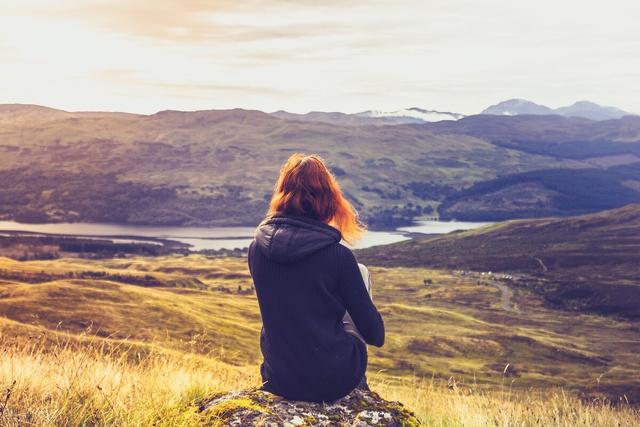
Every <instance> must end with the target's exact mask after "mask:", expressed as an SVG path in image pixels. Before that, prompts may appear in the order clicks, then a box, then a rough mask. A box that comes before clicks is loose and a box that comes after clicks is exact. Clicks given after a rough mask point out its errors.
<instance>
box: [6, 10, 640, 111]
mask: <svg viewBox="0 0 640 427" xmlns="http://www.w3.org/2000/svg"><path fill="white" fill-rule="evenodd" d="M638 17H640V2H637V1H635V0H612V1H609V2H606V3H604V2H595V1H590V0H564V1H562V2H558V1H557V0H553V1H552V0H539V1H535V2H534V1H529V0H527V1H518V2H514V1H507V0H486V1H482V2H478V1H473V0H451V1H446V2H443V1H431V0H427V1H424V0H422V1H421V0H399V1H395V2H389V1H378V0H373V1H372V0H367V1H364V0H362V1H359V0H344V1H337V0H328V1H323V2H316V1H311V0H300V1H295V2H291V1H287V0H268V1H256V0H250V1H242V2H237V1H211V0H210V1H205V0H182V1H169V0H156V1H151V0H67V1H63V2H60V1H53V0H49V1H45V0H41V1H36V0H22V1H18V0H16V1H13V2H12V1H3V2H2V3H0V28H2V31H1V32H0V65H1V66H0V94H1V95H0V103H12V102H21V103H37V104H43V105H49V106H53V107H58V108H63V109H68V110H98V109H101V110H121V111H132V112H147V113H149V112H155V111H157V110H161V109H167V108H174V109H186V110H193V109H206V108H232V107H243V108H255V109H261V110H265V111H273V110H278V109H286V110H289V111H295V112H306V111H310V110H331V111H336V110H338V111H345V112H355V111H361V110H365V109H384V110H393V109H397V108H401V107H410V106H419V107H423V108H431V109H439V110H450V111H457V112H462V113H474V112H478V111H479V110H481V109H482V108H484V107H486V106H487V105H488V104H491V103H495V102H497V101H501V100H503V99H506V98H511V97H523V98H529V99H531V100H533V101H536V102H540V103H546V104H548V105H549V106H552V107H556V106H559V105H562V104H568V103H571V102H574V101H576V100H580V99H589V100H592V101H595V102H598V103H601V104H610V105H616V106H618V107H620V108H623V109H626V110H628V111H633V112H640V26H639V25H638V24H637V18H638Z"/></svg>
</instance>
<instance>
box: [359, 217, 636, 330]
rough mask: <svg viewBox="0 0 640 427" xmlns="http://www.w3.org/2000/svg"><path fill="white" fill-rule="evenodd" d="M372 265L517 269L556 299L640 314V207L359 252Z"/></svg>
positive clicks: (519, 282) (531, 285) (524, 283)
mask: <svg viewBox="0 0 640 427" xmlns="http://www.w3.org/2000/svg"><path fill="white" fill-rule="evenodd" d="M359 257H360V258H361V259H362V260H364V261H365V262H368V263H370V264H374V265H384V266H394V267H397V266H411V267H417V266H420V267H431V268H447V269H457V270H473V271H480V272H489V271H492V272H494V273H495V274H497V275H501V274H504V273H513V274H515V273H518V274H516V276H514V278H513V279H509V280H508V282H510V284H514V285H516V286H520V287H523V288H526V289H530V290H533V291H534V292H537V293H539V294H541V295H543V296H544V297H545V299H546V301H547V302H548V303H550V304H552V305H559V306H562V307H564V308H571V309H577V310H587V311H592V312H597V313H602V314H614V315H626V316H631V317H640V283H639V282H638V278H639V277H640V205H629V206H626V207H623V208H619V209H614V210H609V211H603V212H599V213H596V214H589V215H583V216H575V217H566V218H546V219H537V220H517V221H508V222H504V223H499V224H497V225H494V226H490V227H485V228H482V229H477V230H473V231H467V232H458V233H451V234H448V235H444V236H440V237H435V238H421V239H415V240H411V241H407V242H402V243H398V244H394V245H388V246H380V247H374V248H370V249H364V250H361V251H359Z"/></svg>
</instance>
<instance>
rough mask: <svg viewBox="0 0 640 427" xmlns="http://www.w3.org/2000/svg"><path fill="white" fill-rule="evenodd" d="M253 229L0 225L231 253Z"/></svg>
mask: <svg viewBox="0 0 640 427" xmlns="http://www.w3.org/2000/svg"><path fill="white" fill-rule="evenodd" d="M489 224H492V223H489V222H461V221H460V222H459V221H416V223H415V224H414V225H411V226H406V227H399V228H398V229H396V230H395V231H368V232H367V234H366V235H365V236H364V238H363V239H362V240H361V241H360V242H358V244H357V245H356V246H355V248H356V249H362V248H368V247H371V246H378V245H388V244H391V243H397V242H401V241H404V240H409V239H411V235H414V234H444V233H449V232H451V231H454V230H470V229H473V228H478V227H482V226H485V225H489ZM254 229H255V228H254V227H181V226H173V227H165V226H146V225H126V224H103V223H57V224H23V223H19V222H15V221H0V231H28V232H32V233H46V234H58V235H69V236H83V237H93V238H103V239H104V238H107V240H112V241H123V240H126V241H129V242H146V243H149V242H150V240H146V239H154V238H155V239H169V240H175V241H178V242H182V243H186V244H188V245H191V247H190V249H191V250H194V251H198V250H203V249H214V250H217V249H234V248H245V247H248V246H249V243H251V240H252V238H253V232H254Z"/></svg>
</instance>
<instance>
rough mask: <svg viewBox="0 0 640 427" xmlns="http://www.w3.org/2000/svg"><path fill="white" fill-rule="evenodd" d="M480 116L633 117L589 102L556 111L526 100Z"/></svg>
mask: <svg viewBox="0 0 640 427" xmlns="http://www.w3.org/2000/svg"><path fill="white" fill-rule="evenodd" d="M480 114H493V115H498V116H502V115H506V116H516V115H522V114H536V115H559V116H565V117H583V118H585V119H590V120H611V119H619V118H621V117H624V116H630V115H633V114H632V113H628V112H626V111H623V110H621V109H619V108H616V107H606V106H602V105H598V104H596V103H594V102H589V101H578V102H576V103H574V104H572V105H568V106H566V107H560V108H556V109H552V108H549V107H547V106H545V105H540V104H536V103H534V102H531V101H527V100H526V99H509V100H507V101H503V102H500V103H498V104H496V105H492V106H490V107H489V108H487V109H485V110H483V111H482V112H481V113H480Z"/></svg>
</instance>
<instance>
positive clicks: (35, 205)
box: [0, 104, 640, 228]
mask: <svg viewBox="0 0 640 427" xmlns="http://www.w3.org/2000/svg"><path fill="white" fill-rule="evenodd" d="M340 117H344V116H340ZM356 119H357V120H378V119H374V118H370V117H357V118H356ZM298 151H301V152H315V153H318V154H320V155H321V156H323V157H324V158H325V159H326V160H327V162H328V163H329V165H330V166H331V167H332V169H333V171H334V173H335V174H336V175H337V176H338V178H339V180H340V182H341V184H342V187H343V189H344V190H345V192H346V193H347V196H348V197H349V198H350V199H351V200H352V201H353V203H354V204H355V205H356V207H357V209H358V210H359V212H360V213H361V214H362V215H363V216H364V218H365V220H366V221H367V222H368V223H369V224H370V226H372V227H374V228H377V227H391V226H394V225H398V224H405V223H408V222H410V221H411V220H412V219H413V218H416V217H425V216H426V217H433V216H439V217H440V218H443V219H451V218H455V219H469V220H476V219H477V220H499V219H509V218H526V217H536V216H548V215H572V214H581V213H588V212H595V211H598V210H603V209H610V208H615V207H619V206H623V205H626V204H629V203H638V202H640V179H639V178H638V177H639V176H640V117H637V116H627V117H623V118H621V119H615V120H606V121H593V120H588V119H584V118H574V117H562V116H558V115H518V116H495V115H476V116H469V117H464V118H462V119H459V120H456V121H453V120H445V121H439V122H433V123H428V122H422V123H407V124H396V125H386V126H370V125H361V124H355V125H353V124H347V123H346V122H345V123H343V124H335V123H326V122H320V121H301V120H297V119H290V118H282V117H277V116H274V115H272V114H266V113H263V112H260V111H251V110H242V109H234V110H204V111H192V112H185V111H171V110H168V111H161V112H158V113H156V114H151V115H142V114H128V113H110V112H77V113H76V112H66V111H61V110H56V109H52V108H47V107H42V106H35V105H15V104H13V105H0V182H2V183H3V185H2V186H1V187H0V219H7V220H10V219H13V220H18V221H25V222H60V221H65V222H66V221H72V222H73V221H86V222H114V223H129V224H157V225H162V224H164V225H169V224H171V225H196V224H197V225H254V224H256V223H257V222H258V221H259V220H260V219H261V217H262V216H263V215H264V212H265V210H266V207H267V201H268V199H269V197H270V193H271V190H272V185H273V182H274V181H275V178H276V176H277V173H278V170H279V167H280V165H281V164H282V162H283V161H284V160H285V159H286V158H287V157H288V156H289V155H290V154H291V153H293V152H298Z"/></svg>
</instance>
